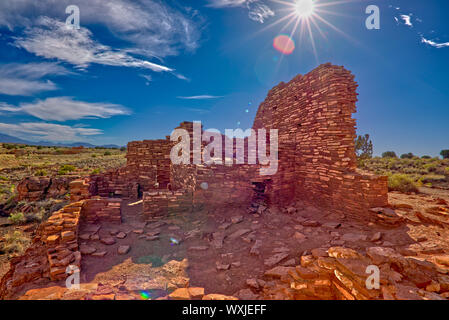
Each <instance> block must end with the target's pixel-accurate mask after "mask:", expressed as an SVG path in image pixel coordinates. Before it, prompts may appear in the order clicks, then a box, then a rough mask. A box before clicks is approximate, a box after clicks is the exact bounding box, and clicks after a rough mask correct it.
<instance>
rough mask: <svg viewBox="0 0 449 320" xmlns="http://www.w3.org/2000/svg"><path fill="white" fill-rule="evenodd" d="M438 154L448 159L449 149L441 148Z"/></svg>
mask: <svg viewBox="0 0 449 320" xmlns="http://www.w3.org/2000/svg"><path fill="white" fill-rule="evenodd" d="M440 155H441V156H442V157H443V159H449V150H441V152H440Z"/></svg>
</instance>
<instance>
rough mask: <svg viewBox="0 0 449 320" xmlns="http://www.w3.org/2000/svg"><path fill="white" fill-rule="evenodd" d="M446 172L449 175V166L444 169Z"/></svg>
mask: <svg viewBox="0 0 449 320" xmlns="http://www.w3.org/2000/svg"><path fill="white" fill-rule="evenodd" d="M444 173H445V174H446V175H448V176H449V167H447V168H446V169H444Z"/></svg>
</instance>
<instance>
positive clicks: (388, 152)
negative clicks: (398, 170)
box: [382, 151, 398, 158]
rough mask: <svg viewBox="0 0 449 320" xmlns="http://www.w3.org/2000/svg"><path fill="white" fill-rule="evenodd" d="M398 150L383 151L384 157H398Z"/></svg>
mask: <svg viewBox="0 0 449 320" xmlns="http://www.w3.org/2000/svg"><path fill="white" fill-rule="evenodd" d="M397 157H398V156H397V155H396V152H394V151H386V152H384V153H382V158H397Z"/></svg>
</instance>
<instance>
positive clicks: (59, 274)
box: [0, 180, 121, 299]
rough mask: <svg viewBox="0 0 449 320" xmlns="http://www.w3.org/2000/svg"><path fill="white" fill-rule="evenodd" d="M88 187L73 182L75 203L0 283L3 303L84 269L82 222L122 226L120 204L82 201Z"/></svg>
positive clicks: (42, 230)
mask: <svg viewBox="0 0 449 320" xmlns="http://www.w3.org/2000/svg"><path fill="white" fill-rule="evenodd" d="M88 188H89V184H88V183H86V181H84V180H77V181H73V182H72V183H71V184H70V192H71V194H73V195H75V197H72V202H71V203H70V204H69V205H67V206H65V207H63V208H62V209H61V210H59V211H57V212H55V213H53V214H52V215H51V216H50V217H49V218H48V220H47V221H46V222H45V223H43V224H41V225H40V227H39V228H38V230H37V232H36V236H35V237H34V238H33V243H32V245H31V246H30V248H28V249H27V250H26V251H25V253H24V254H23V255H22V256H20V257H17V258H13V259H12V260H11V262H10V269H9V271H8V273H7V274H5V275H4V276H3V277H2V278H1V280H0V299H6V298H8V297H9V296H11V295H12V294H14V291H15V290H17V289H18V288H20V286H21V285H23V284H25V283H30V282H34V281H39V280H40V279H50V280H53V281H58V280H63V279H66V277H67V276H68V274H67V272H66V271H67V267H68V266H75V267H78V268H81V258H82V255H81V252H80V250H79V244H78V237H79V232H78V230H79V225H80V222H81V221H82V220H84V221H86V222H88V223H95V222H98V221H107V222H114V223H120V222H121V200H120V199H110V198H102V197H99V196H96V197H91V198H89V197H90V196H89V195H87V198H82V197H80V196H79V194H83V195H86V191H85V190H86V189H88Z"/></svg>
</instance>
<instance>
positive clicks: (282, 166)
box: [0, 64, 409, 299]
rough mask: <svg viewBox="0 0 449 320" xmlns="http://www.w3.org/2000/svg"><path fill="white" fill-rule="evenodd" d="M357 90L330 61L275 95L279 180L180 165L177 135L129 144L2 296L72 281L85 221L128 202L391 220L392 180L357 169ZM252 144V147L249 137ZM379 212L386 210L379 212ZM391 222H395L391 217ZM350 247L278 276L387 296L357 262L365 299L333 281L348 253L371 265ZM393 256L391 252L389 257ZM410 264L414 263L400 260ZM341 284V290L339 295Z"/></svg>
mask: <svg viewBox="0 0 449 320" xmlns="http://www.w3.org/2000/svg"><path fill="white" fill-rule="evenodd" d="M356 88H357V84H356V82H355V81H354V76H353V75H352V74H351V73H350V72H349V71H347V70H345V69H344V68H343V67H338V66H334V65H331V64H324V65H321V66H319V67H318V68H316V69H315V70H313V71H311V72H310V73H308V74H306V75H304V76H301V75H299V76H297V77H295V78H294V79H293V80H291V81H290V82H289V83H280V84H279V85H278V86H276V87H274V88H273V89H272V90H270V91H269V93H268V96H267V98H266V100H265V101H264V102H262V104H261V105H260V107H259V110H258V112H257V115H256V118H255V121H254V125H253V128H254V129H260V128H265V129H267V130H268V129H278V130H279V167H278V171H277V173H275V174H274V175H271V176H261V175H260V174H259V169H260V168H261V165H260V164H257V165H250V164H238V165H237V164H234V165H232V166H226V165H215V164H213V165H204V164H201V165H174V164H172V163H171V160H170V151H171V149H172V147H173V146H174V144H175V142H172V141H171V140H170V137H168V136H167V137H166V138H165V139H161V140H144V141H134V142H130V143H129V144H128V152H127V164H126V166H125V167H122V168H119V169H116V170H111V171H108V172H106V173H102V174H99V175H92V176H90V177H89V178H86V179H85V180H80V181H73V182H71V183H70V195H71V204H70V205H69V206H67V207H64V208H63V209H61V210H60V211H58V212H56V213H54V214H53V215H52V216H51V217H50V219H49V220H48V221H47V222H46V223H44V224H43V225H41V227H40V229H39V232H38V235H37V236H36V238H35V239H34V241H33V245H32V246H31V247H30V248H29V249H28V250H27V252H26V253H25V255H24V256H23V257H19V258H15V259H13V261H11V269H10V271H9V272H8V273H7V274H6V275H5V276H4V277H3V278H2V280H1V281H0V298H5V297H8V296H9V295H10V294H11V292H12V290H13V288H14V287H18V286H20V285H22V284H24V283H28V282H31V281H36V280H38V279H40V278H49V279H51V280H54V281H57V280H63V279H65V278H66V277H67V274H66V268H67V266H69V265H76V266H78V267H80V266H81V259H82V255H83V254H82V252H80V251H82V250H80V246H79V237H80V235H79V224H80V221H81V220H85V221H87V222H97V221H110V222H114V223H120V221H121V200H122V199H141V200H142V201H143V215H144V216H158V215H164V214H167V213H170V212H182V211H187V210H193V209H195V207H197V206H208V207H211V208H213V207H214V206H222V207H223V206H225V207H229V208H231V207H245V208H247V212H248V213H257V214H263V213H264V212H265V211H266V210H270V211H271V213H273V212H278V211H276V210H275V209H274V208H277V207H279V208H281V207H284V208H285V207H286V205H287V206H288V204H290V203H295V202H297V201H298V202H301V203H308V204H309V205H311V206H313V207H316V208H321V209H323V211H324V210H325V211H326V212H330V213H331V214H333V215H334V216H335V217H350V218H354V219H359V220H364V221H369V220H371V218H373V219H376V218H377V219H378V218H379V217H382V214H381V213H382V212H385V210H382V208H381V207H385V206H387V205H388V187H387V178H386V177H380V176H375V175H370V174H366V173H362V172H359V171H358V170H357V168H356V156H355V150H354V140H355V138H356V131H355V125H356V122H355V120H354V119H353V118H352V114H353V113H355V112H356V105H355V104H356V101H357V93H356ZM178 128H182V129H186V130H187V131H188V132H189V133H190V134H192V131H193V123H191V122H183V123H181V125H180V126H179V127H178ZM191 141H192V139H191ZM244 143H245V145H247V144H248V141H247V139H245V141H244ZM267 149H269V148H267ZM246 150H247V149H246ZM235 152H237V150H236V147H235V149H234V153H235ZM191 156H192V155H191ZM245 157H248V155H247V154H246V155H245ZM35 185H37V184H36V183H35ZM45 185H46V186H48V183H45ZM34 189H36V188H34ZM34 189H33V192H35V193H34V194H33V196H34V195H36V197H40V196H41V193H39V192H40V190H34ZM372 208H377V209H376V210H374V212H373V210H372ZM383 218H384V220H388V217H387V216H384V217H383ZM384 222H385V221H384ZM393 223H394V222H393ZM304 225H305V224H304ZM317 225H319V224H317ZM308 226H312V225H310V223H309V225H308ZM329 250H330V249H329ZM345 250H346V249H344V248H340V249H339V248H334V249H333V250H330V251H329V256H328V253H324V254H323V253H322V252H321V251H319V250H318V251H316V252H313V251H312V255H310V256H303V257H302V258H301V266H298V267H296V269H295V268H294V267H276V268H275V269H273V270H271V272H272V273H273V274H274V276H275V277H276V276H279V277H283V278H284V277H285V276H286V275H287V274H290V276H291V277H293V279H294V283H295V286H299V287H300V288H299V289H298V288H296V289H297V290H296V291H295V292H296V294H297V292H298V290H303V289H304V290H306V291H307V290H308V291H307V292H309V291H310V290H311V291H310V292H312V293H310V292H309V293H310V295H306V296H309V297H314V298H323V299H327V298H346V299H351V298H354V299H356V298H379V297H380V296H381V294H380V292H379V291H378V290H377V291H376V292H374V293H372V292H371V293H366V290H364V289H363V288H361V286H362V285H361V284H358V283H359V282H360V283H361V282H362V280H360V278H357V277H362V274H363V272H361V271H360V270H361V269H360V268H359V267H360V266H359V265H358V264H357V268H359V269H360V270H358V273H356V274H357V277H356V275H354V274H351V276H353V279H355V280H354V283H356V284H357V288H359V289H358V290H359V291H357V290H356V292H357V294H358V295H357V294H355V293H354V292H352V294H351V293H350V292H351V291H350V290H349V291H345V290H343V289H341V288H337V287H336V286H337V285H335V286H334V287H332V286H331V283H333V282H332V281H334V280H333V279H334V278H335V276H334V275H332V276H329V277H326V278H324V279H323V278H322V277H321V275H322V274H323V273H326V271H325V270H326V269H330V268H331V267H329V265H331V266H332V265H334V267H335V268H334V269H335V270H338V272H339V273H338V274H337V278H338V277H339V276H340V277H343V276H344V275H345V274H346V273H348V271H347V270H348V268H350V266H349V267H348V266H343V267H342V266H341V264H342V263H343V262H342V261H340V260H339V259H340V258H342V257H343V258H351V259H352V258H355V257H358V258H359V260H360V259H361V261H363V263H364V264H367V263H368V262H367V261H368V260H367V259H368V258H366V257H361V256H360V255H359V254H358V253H356V252H354V251H351V250H349V249H347V250H346V251H345ZM376 250H377V251H376ZM379 250H380V251H379ZM388 250H389V249H388ZM388 250H387V249H386V250H383V251H382V250H381V249H373V252H369V253H368V254H371V253H372V256H374V257H378V256H382V257H383V256H388V254H387V253H388V252H389V251H388ZM331 251H332V252H331ZM378 251H379V252H378ZM394 257H395V256H394V255H393V257H391V255H389V258H385V259H386V260H388V259H390V260H391V259H393V258H394ZM314 259H318V260H319V261H318V262H319V268H321V269H317V270H315V271H310V270H308V269H305V268H306V267H307V266H309V265H310V264H311V263H312V262H313V261H314ZM320 259H321V260H320ZM397 259H400V258H397ZM303 260H304V261H303ZM348 261H349V260H348ZM351 261H352V260H351ZM352 262H353V261H352ZM390 262H391V261H390ZM401 263H402V264H403V265H405V264H407V263H409V262H408V261H406V262H404V261H403V260H401ZM346 267H348V268H346ZM345 268H346V269H345ZM332 270H333V269H332ZM342 275H343V276H342ZM295 281H296V282H295ZM317 281H318V282H317ZM335 281H336V280H335ZM315 282H317V283H318V284H317V283H315ZM337 282H338V281H337ZM343 282H344V281H343ZM338 283H340V282H338ZM327 284H329V285H327ZM289 285H290V284H288V285H287V287H288V286H289ZM320 286H321V287H323V288H322V290H321V289H320V288H321V287H320ZM339 286H342V284H341V283H340V285H339ZM352 287H354V285H353V286H352ZM340 289H341V290H340ZM285 290H287V291H288V290H290V289H289V288H285ZM316 290H318V291H320V290H321V293H320V292H318V291H316ZM335 290H337V291H338V292H339V293H338V294H335ZM309 293H308V294H309ZM270 294H271V296H270ZM276 294H278V292H277V293H276ZM276 294H275V293H267V297H269V298H273V297H274V298H276V297H278V298H279V297H280V298H285V297H288V298H293V299H294V298H301V297H302V298H303V297H304V295H301V296H300V297H298V296H297V295H296V294H283V295H281V296H279V295H276ZM384 295H385V293H384Z"/></svg>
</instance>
